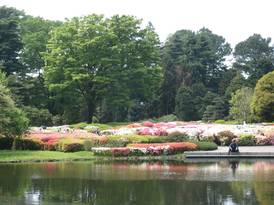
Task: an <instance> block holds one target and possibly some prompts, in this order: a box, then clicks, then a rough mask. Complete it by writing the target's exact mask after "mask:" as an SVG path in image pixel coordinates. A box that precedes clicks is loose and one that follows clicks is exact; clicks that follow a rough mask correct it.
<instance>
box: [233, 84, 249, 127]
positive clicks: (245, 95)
mask: <svg viewBox="0 0 274 205" xmlns="http://www.w3.org/2000/svg"><path fill="white" fill-rule="evenodd" d="M252 97H253V89H252V88H248V87H243V88H241V89H240V90H237V91H236V92H235V93H234V94H232V97H231V100H230V101H229V103H230V110H229V114H230V115H231V116H232V118H233V119H234V120H236V121H238V122H244V121H245V122H250V121H251V101H252Z"/></svg>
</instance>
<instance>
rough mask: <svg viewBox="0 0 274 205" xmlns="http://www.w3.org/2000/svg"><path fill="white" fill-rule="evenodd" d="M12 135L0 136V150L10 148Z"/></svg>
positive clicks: (12, 139)
mask: <svg viewBox="0 0 274 205" xmlns="http://www.w3.org/2000/svg"><path fill="white" fill-rule="evenodd" d="M13 141H14V138H13V137H0V150H10V149H11V148H12V144H13Z"/></svg>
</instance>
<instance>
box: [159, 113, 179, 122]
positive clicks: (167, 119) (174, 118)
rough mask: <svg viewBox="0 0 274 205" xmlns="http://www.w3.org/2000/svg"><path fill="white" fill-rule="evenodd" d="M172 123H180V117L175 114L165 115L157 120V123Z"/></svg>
mask: <svg viewBox="0 0 274 205" xmlns="http://www.w3.org/2000/svg"><path fill="white" fill-rule="evenodd" d="M172 121H178V117H177V116H176V115H174V114H170V115H163V116H161V117H159V118H157V119H156V122H172Z"/></svg>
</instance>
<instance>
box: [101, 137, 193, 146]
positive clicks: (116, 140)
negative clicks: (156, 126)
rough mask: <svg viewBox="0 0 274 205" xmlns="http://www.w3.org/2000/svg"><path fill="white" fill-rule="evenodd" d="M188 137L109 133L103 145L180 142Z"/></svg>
mask: <svg viewBox="0 0 274 205" xmlns="http://www.w3.org/2000/svg"><path fill="white" fill-rule="evenodd" d="M187 139H188V137H187V135H184V134H180V135H174V136H154V135H110V136H108V141H107V143H106V144H104V146H108V147H125V146H126V145H127V144H129V143H163V142H182V141H186V140H187Z"/></svg>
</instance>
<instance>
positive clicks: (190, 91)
mask: <svg viewBox="0 0 274 205" xmlns="http://www.w3.org/2000/svg"><path fill="white" fill-rule="evenodd" d="M231 56H233V60H234V62H233V63H232V64H231V65H230V64H228V63H227V60H226V59H227V58H228V57H231ZM273 64H274V47H273V45H271V39H270V38H263V37H262V36H261V35H259V34H254V35H252V36H250V37H249V38H248V39H246V40H244V41H242V42H240V43H238V44H237V45H236V47H235V49H234V50H232V48H231V46H230V44H229V43H227V42H226V40H225V39H224V38H223V37H222V36H220V35H217V34H214V33H213V32H212V31H210V30H209V29H207V28H202V29H200V30H199V31H191V30H179V31H177V32H175V33H174V34H172V35H170V37H168V39H167V40H166V41H165V42H164V43H161V42H160V40H159V37H158V35H157V33H156V32H155V30H154V27H153V25H152V24H151V23H148V25H146V26H143V24H142V20H140V19H137V18H136V17H133V16H127V15H122V16H119V15H115V16H112V17H110V18H106V17H104V16H103V15H96V14H92V15H88V16H84V17H75V18H72V19H70V20H66V21H64V22H61V21H50V20H45V19H43V18H41V17H33V16H30V15H27V14H25V13H24V12H23V11H19V10H17V9H15V8H10V7H6V6H2V7H0V72H1V75H0V84H1V87H0V88H1V89H0V90H1V91H0V109H3V110H10V109H14V110H15V111H13V112H12V113H17V114H16V115H17V116H21V118H22V119H21V121H22V122H23V124H24V123H25V124H26V122H27V121H28V120H29V123H30V125H38V126H40V125H58V124H65V123H75V122H81V121H87V122H110V121H138V120H142V119H149V118H157V117H160V116H163V115H172V116H173V115H174V116H175V115H176V116H177V118H178V119H180V120H186V121H190V120H204V121H214V120H219V119H236V120H242V121H248V122H249V121H273V119H274V118H273V113H274V112H273V111H274V110H273V107H274V106H273V103H274V99H273V92H274V91H273V89H274V88H273V81H274V79H273V70H274V65H273ZM271 72H272V74H271ZM266 74H267V75H269V74H271V75H270V77H265V75H266ZM263 76H264V77H263ZM261 78H263V79H261ZM1 79H2V80H1ZM259 79H261V80H262V81H263V82H262V83H259V82H260V81H259V82H258V80H259ZM264 81H266V82H264ZM258 83H259V84H258ZM256 84H257V86H258V87H259V88H257V87H256ZM266 85H267V86H266ZM255 87H256V89H255ZM254 89H255V94H254ZM262 96H263V97H262ZM254 97H257V98H258V99H259V98H260V99H262V100H261V101H260V100H258V99H254ZM3 99H6V101H5V100H3ZM243 99H244V100H243ZM266 99H267V100H266ZM4 101H5V102H4ZM7 101H9V103H7ZM3 102H4V103H3ZM259 102H260V103H259ZM1 113H2V115H3V116H1V117H2V120H3V119H6V120H7V119H8V120H9V121H11V122H12V121H13V119H12V118H10V117H8V115H4V114H3V113H4V111H3V112H1ZM0 115H1V114H0ZM15 118H17V119H18V120H19V119H20V118H18V117H15ZM26 119H28V120H26ZM0 124H1V123H0ZM22 126H23V125H22ZM23 127H24V126H23ZM1 129H3V128H1Z"/></svg>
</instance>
